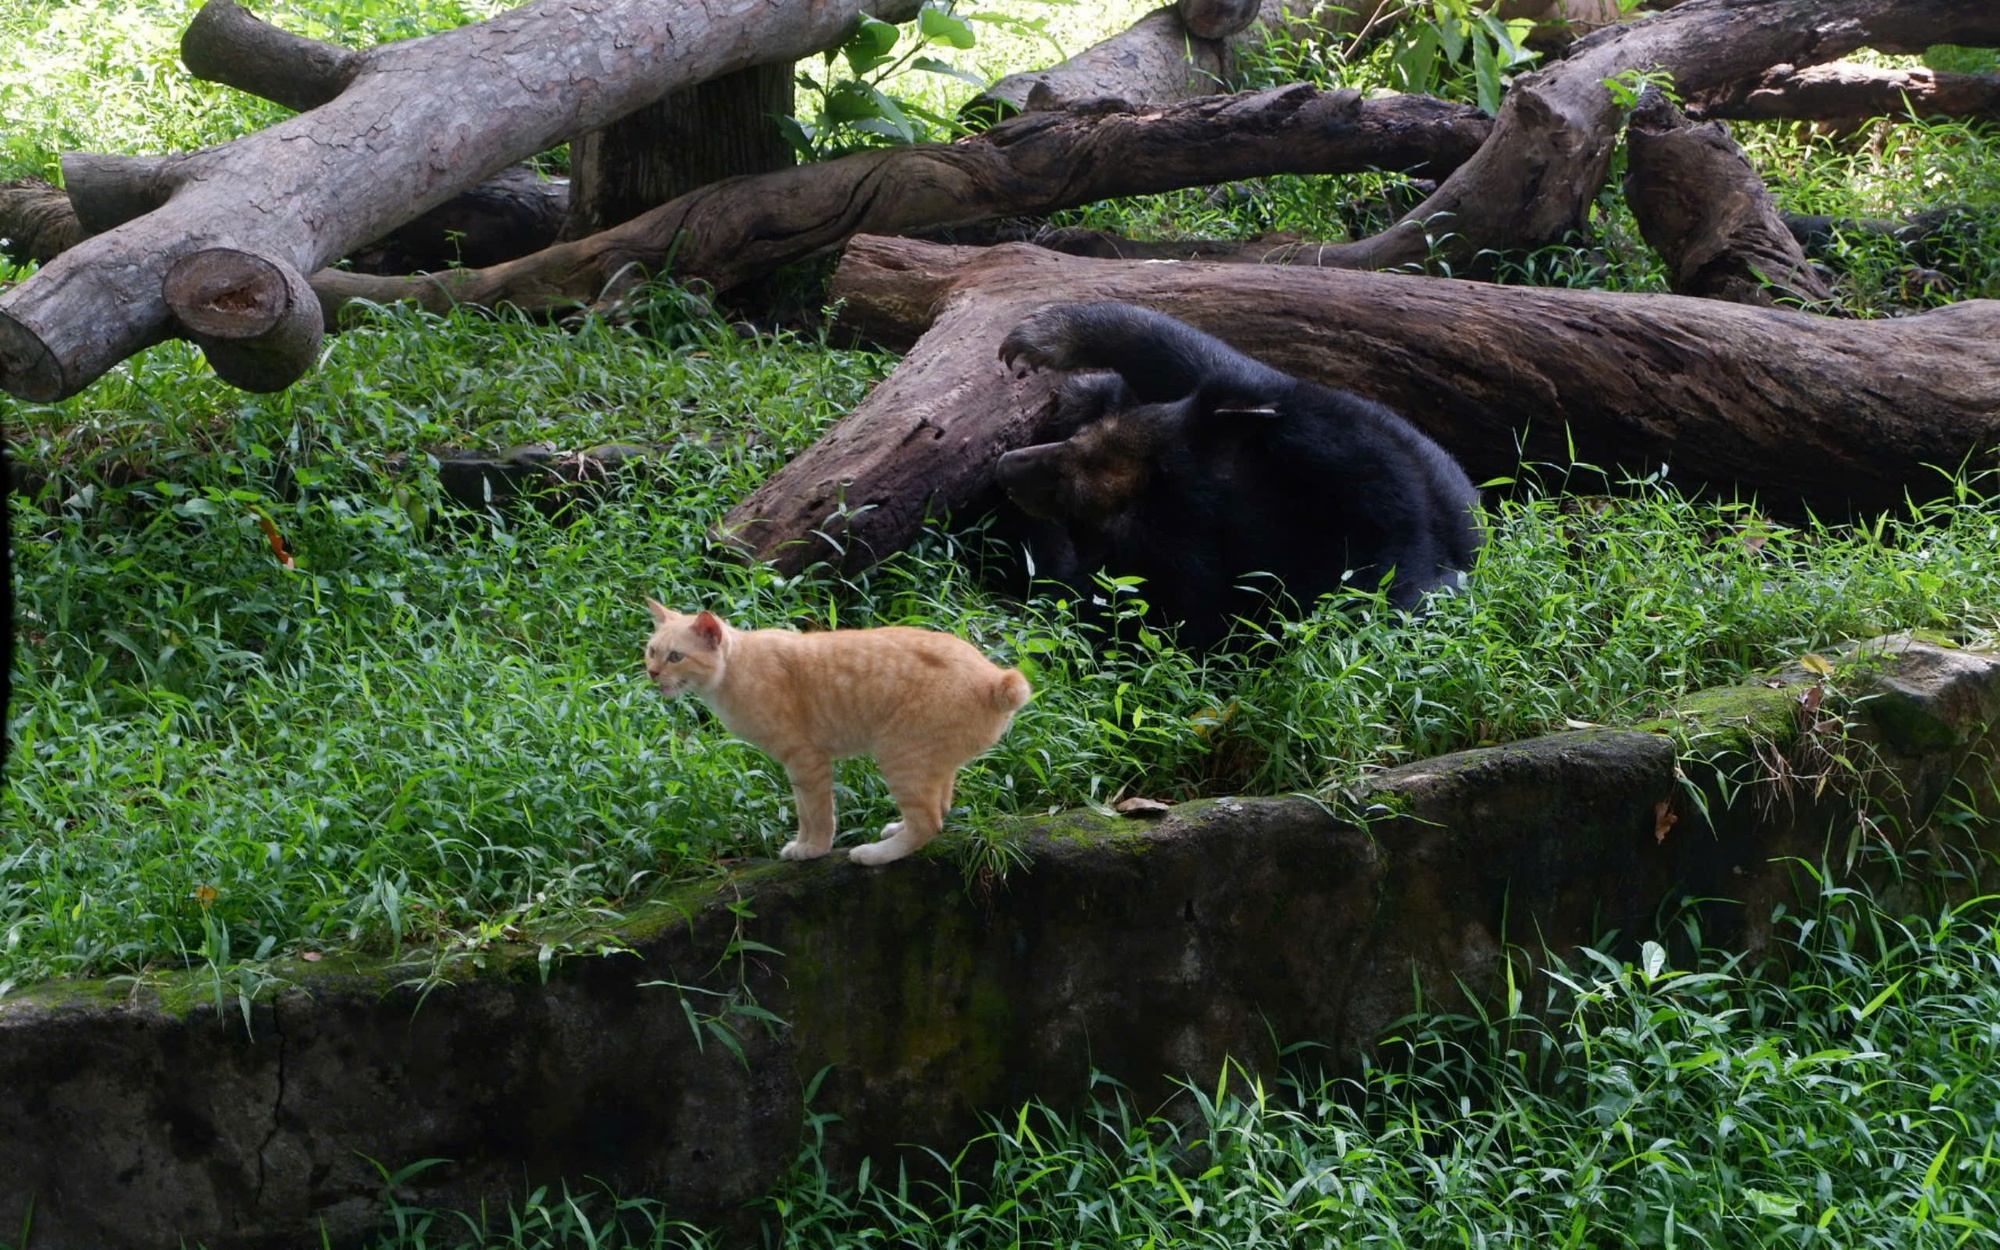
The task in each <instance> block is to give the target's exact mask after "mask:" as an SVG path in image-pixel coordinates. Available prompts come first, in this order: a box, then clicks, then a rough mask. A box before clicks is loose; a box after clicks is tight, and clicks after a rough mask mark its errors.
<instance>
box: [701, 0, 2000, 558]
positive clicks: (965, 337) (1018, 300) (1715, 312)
mask: <svg viewBox="0 0 2000 1250" xmlns="http://www.w3.org/2000/svg"><path fill="white" fill-rule="evenodd" d="M1697 2H1699V0H1697ZM835 293H836V295H837V296H838V297H839V298H842V299H844V300H845V301H846V303H847V307H848V309H849V310H850V311H854V312H857V313H859V314H860V315H863V316H866V317H868V318H871V319H872V320H873V321H874V322H875V323H876V324H878V325H881V324H890V325H897V326H900V327H901V329H902V330H903V331H904V332H906V333H916V332H921V333H922V337H921V339H920V340H919V341H918V343H917V346H916V347H915V349H913V350H912V351H911V352H910V354H909V355H908V357H906V358H905V359H904V361H903V363H902V364H901V365H900V366H898V368H897V369H896V371H895V372H894V373H893V374H891V375H890V377H889V378H888V380H886V381H885V382H883V383H882V385H881V386H879V387H877V388H876V389H875V391H874V393H872V394H871V395H870V396H869V397H868V398H867V399H866V400H865V401H863V402H862V404H861V405H860V406H859V407H858V408H856V409H855V411H854V412H853V413H852V414H851V415H849V416H848V417H847V418H846V419H845V420H843V421H842V422H841V423H840V424H839V425H837V426H836V427H834V429H833V430H832V431H831V432H829V433H828V435H827V436H826V437H825V438H824V439H822V440H821V441H820V442H819V443H817V444H815V445H814V446H813V447H812V448H809V449H808V450H807V451H806V452H805V453H804V454H803V455H801V456H799V457H798V458H797V459H795V460H793V461H792V463H791V464H789V465H787V466H786V467H785V468H784V469H783V470H781V471H780V472H779V473H778V474H776V475H775V476H774V477H772V478H771V479H770V480H769V481H767V482H765V483H764V484H763V485H762V486H760V487H759V488H758V489H757V490H756V491H755V492H753V493H752V494H751V495H750V496H749V497H747V498H746V499H744V500H743V502H742V503H740V504H739V505H737V507H736V508H735V509H733V510H732V511H731V512H730V513H729V515H728V517H727V518H726V519H725V520H724V522H723V529H724V531H725V533H727V534H728V535H730V537H731V538H732V540H733V541H736V542H738V543H739V544H741V545H742V546H743V547H744V548H745V549H746V550H747V551H748V552H749V553H751V554H752V555H754V556H756V557H758V558H761V559H768V560H771V561H773V562H774V563H776V564H777V565H778V567H780V568H781V569H784V570H787V571H796V570H798V569H801V568H804V567H806V566H807V565H810V564H812V563H815V562H818V561H822V560H827V561H833V562H836V563H838V564H839V565H840V566H841V567H842V568H844V569H848V570H853V569H858V568H862V567H865V566H866V565H868V564H869V563H872V562H873V561H874V560H877V559H879V558H881V557H882V556H884V555H887V554H888V553H890V552H893V551H896V550H898V549H900V548H902V547H903V546H905V545H907V544H908V543H909V542H910V541H911V540H912V539H913V538H914V537H915V536H916V535H917V533H918V532H919V530H920V529H921V527H922V524H923V521H924V519H925V517H926V516H928V515H936V514H938V513H940V512H942V511H947V510H949V511H956V512H959V513H960V514H961V515H963V514H964V513H965V512H966V511H968V510H972V509H975V508H976V507H978V506H979V505H980V504H981V503H982V502H983V501H985V500H986V499H987V498H989V497H990V496H989V491H990V482H991V473H992V465H993V461H994V460H995V459H996V458H997V457H998V456H999V455H1000V453H1001V452H1003V451H1006V450H1009V449H1011V448H1013V447H1016V446H1022V445H1025V444H1027V443H1029V442H1032V441H1035V439H1036V437H1037V433H1038V427H1039V426H1040V424H1041V423H1042V422H1043V421H1045V420H1046V419H1047V417H1048V416H1049V415H1051V414H1050V412H1049V407H1050V399H1051V396H1052V395H1053V392H1054V386H1055V379H1054V378H1053V377H1051V376H1047V375H1035V376H1031V377H1029V378H1026V379H1022V380H1016V379H1013V378H1011V377H1010V376H1009V375H1008V373H1007V372H1006V371H1005V370H1004V369H1002V368H1001V366H1000V362H999V361H998V360H997V359H995V356H994V353H995V351H996V349H997V346H998V344H999V342H1000V339H1001V338H1002V337H1003V336H1004V335H1005V333H1006V332H1007V330H1008V329H1010V328H1011V327H1012V326H1013V325H1014V324H1015V322H1016V321H1017V320H1018V319H1019V318H1020V317H1021V316H1023V315H1024V314H1026V313H1027V312H1029V311H1031V310H1033V309H1035V308H1037V307H1040V306H1041V305H1043V304H1046V303H1049V302H1052V301H1057V300H1077V299H1121V300H1128V301H1131V302H1133V303H1137V304H1143V305H1146V306H1148V307H1152V308H1157V309H1159V310H1161V311H1163V312H1166V313H1169V314H1171V315H1172V316H1175V317H1179V318H1181V319H1182V320H1184V321H1187V322H1188V323H1189V324H1191V325H1195V326H1197V327H1200V328H1201V329H1204V330H1207V331H1208V332H1210V333H1212V334H1215V335H1217V336H1218V337H1220V338H1223V339H1225V340H1227V341H1229V342H1230V343H1232V344H1234V345H1235V346H1237V347H1238V348H1240V349H1242V350H1244V351H1246V352H1248V353H1250V354H1251V355H1253V356H1256V357H1258V358H1259V359H1262V360H1265V361H1267V362H1268V363H1270V364H1272V365H1274V366H1277V367H1278V368H1281V369H1284V370H1286V371H1288V372H1291V373H1295V374H1297V375H1299V376H1302V377H1307V378H1312V379H1314V380H1316V381H1319V382H1323V383H1326V384H1328V385H1332V386H1339V387H1345V388H1347V389H1351V390H1354V391H1357V392H1359V393H1361V394H1363V395H1367V396H1370V397H1372V398H1375V399H1378V400H1380V401H1382V402H1383V403H1386V404H1389V405H1390V406H1391V407H1394V408H1396V409H1397V410H1398V411H1400V412H1402V413H1404V414H1405V415H1407V416H1408V417H1409V418H1410V419H1411V420H1412V421H1414V422H1416V423H1417V424H1418V425H1419V426H1421V427H1423V428H1424V429H1425V430H1426V431H1427V432H1428V433H1429V434H1431V435H1432V436H1433V437H1434V438H1436V439H1437V440H1438V441H1439V442H1440V443H1442V444H1443V445H1444V446H1445V447H1447V448H1449V449H1450V450H1451V451H1452V452H1453V453H1454V454H1455V455H1457V456H1458V457H1459V458H1460V460H1461V461H1462V462H1463V463H1464V464H1465V466H1466V469H1467V471H1468V472H1470V473H1471V475H1472V477H1473V479H1474V480H1475V481H1479V480H1484V479H1487V478H1492V477H1496V476H1502V475H1509V474H1513V473H1514V472H1515V471H1516V469H1517V466H1518V457H1517V452H1516V447H1517V445H1518V446H1519V447H1521V448H1522V449H1523V454H1525V456H1526V458H1527V459H1529V460H1531V461H1544V462H1550V463H1555V464H1567V463H1569V461H1570V447H1571V444H1572V442H1573V443H1574V447H1575V452H1576V455H1577V456H1578V457H1580V458H1581V459H1583V460H1585V461H1588V462H1591V463H1594V464H1598V465H1603V466H1623V467H1627V468H1630V469H1632V470H1634V471H1638V472H1644V471H1649V470H1650V469H1651V468H1653V467H1655V466H1657V465H1658V464H1662V463H1665V464H1669V465H1671V466H1672V468H1673V480H1674V481H1675V482H1677V483H1678V484H1680V485H1681V486H1682V487H1683V488H1688V489H1693V488H1704V487H1714V488H1718V489H1722V490H1735V489H1738V488H1748V489H1750V490H1754V491H1756V492H1757V494H1758V496H1759V499H1760V501H1761V503H1762V504H1763V506H1764V507H1766V508H1767V509H1770V510H1771V511H1773V512H1774V513H1776V514H1777V515H1780V516H1797V515H1799V514H1801V513H1802V512H1803V511H1805V510H1808V509H1810V510H1812V511H1813V512H1815V513H1817V514H1818V515H1820V516H1823V517H1833V516H1840V515H1845V514H1848V513H1850V512H1870V511H1875V510H1879V509H1889V508H1897V507H1900V506H1901V505H1902V504H1903V501H1904V500H1905V498H1906V497H1913V498H1918V499H1924V498H1935V497H1938V496H1939V495H1941V494H1945V493H1948V491H1949V488H1950V483H1949V482H1948V481H1947V480H1946V479H1945V478H1944V477H1943V476H1942V475H1941V474H1940V472H1939V471H1938V469H1937V468H1935V467H1933V466H1943V467H1944V468H1946V469H1951V468H1956V467H1958V466H1960V465H1967V466H1968V467H1970V468H1972V469H1974V470H1981V469H2000V457H1996V455H1995V449H1996V448H2000V302H1996V301H1971V302H1968V303H1964V304H1957V305H1953V306H1951V307H1947V308H1942V309H1938V310H1935V311H1932V312H1927V313H1922V314H1919V315H1916V316H1911V317H1901V318H1893V319H1884V320H1878V321H1842V320H1835V319H1831V318H1823V317H1814V316H1811V315H1809V314H1806V313H1799V312H1792V311H1788V310H1783V309H1767V308H1756V307H1750V306H1746V305H1737V304H1725V303H1718V302H1716V301H1713V300H1694V299H1687V298H1684V297H1681V296H1675V295H1629V294H1614V293H1607V292H1600V291H1584V290H1541V289H1536V288H1530V287H1502V286H1492V285H1487V284H1483V283H1472V282H1462V281H1454V280H1450V279H1442V278H1426V277H1417V276H1412V275H1405V274H1378V273H1351V272H1341V271H1316V270H1305V269H1296V268H1291V269H1285V268H1274V267H1264V266H1259V267H1243V266H1227V265H1204V264H1185V265H1172V264H1148V263H1142V262H1131V261H1103V260H1084V259H1079V258H1076V257H1068V256H1061V255H1058V254H1056V253H1053V252H1049V251H1046V250H1043V249H1039V248H1034V247H1031V246H1027V245H1021V244H1013V245H1007V246H1002V247H998V248H991V249H984V250H980V249H965V248H949V247H941V246H938V245H935V244H926V243H918V242H914V241H910V240H899V239H875V238H865V239H856V240H854V241H853V242H852V243H851V244H850V245H849V246H848V249H847V252H846V255H845V256H844V257H843V258H842V261H841V267H840V272H839V274H838V275H837V278H836V283H835ZM836 544H837V545H836Z"/></svg>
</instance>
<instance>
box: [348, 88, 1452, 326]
mask: <svg viewBox="0 0 2000 1250" xmlns="http://www.w3.org/2000/svg"><path fill="white" fill-rule="evenodd" d="M1488 124H1489V123H1488V122H1487V121H1486V119H1485V117H1484V116H1483V115H1482V114H1480V113H1479V112H1478V111H1477V110H1475V109H1470V108H1467V107H1465V106H1463V105H1456V104H1447V103H1444V102H1443V101H1439V100H1434V99H1431V98H1429V97H1427V96H1397V97H1391V98H1387V99H1381V100H1365V101H1364V100H1362V99H1361V98H1360V97H1359V95H1358V94H1357V93H1355V92H1352V91H1332V92H1328V91H1319V90H1316V89H1314V88H1312V87H1305V86H1299V87H1286V88H1280V89H1277V90H1272V91H1260V92H1247V93H1245V94H1243V95H1240V96H1211V97H1208V98H1206V99H1202V100H1194V101H1189V102H1187V103H1184V104H1180V105H1176V106H1173V107H1171V108H1167V109H1162V110H1158V111H1144V112H1124V111H1121V112H1103V111H1091V110H1084V111H1079V112H1074V113H1071V112H1060V113H1035V114H1030V115H1027V116H1023V117H1019V118H1015V119H1014V120H1012V121H1009V122H1007V123H1004V124H1003V125H1001V126H998V127H995V128H994V129H992V130H990V131H987V132H985V133H983V134H979V135H974V136H971V137H969V138H966V139H961V140H959V141H958V142H956V143H950V144H921V145H917V146H913V147H907V148H888V149H882V150H879V151H874V152H862V153H857V154H855V155H853V156H847V157H843V158H841V159H840V160H836V161H828V162H825V163H823V164H819V165H808V166H803V167H800V168H797V169H788V170H780V171H778V172H776V173H770V174H763V175H759V176H757V177H754V178H737V179H730V180H728V181H724V182H720V183H714V184H711V185H710V186H706V187H703V188H701V189H700V190H698V191H695V192H693V193H692V194H689V195H684V196H682V197H681V198H679V199H677V200H675V201H673V202H672V203H669V204H665V205H662V206H661V207H659V208H656V209H654V210H652V211H651V212H648V213H645V214H643V215H641V216H639V217H637V218H635V219H633V220H632V221H629V222H627V223H625V224H624V225H622V226H617V227H614V228H612V229H610V230H607V231H604V232H602V233H600V234H596V235H593V236H591V237H590V238H588V239H582V240H579V241H577V242H575V243H568V244H558V245H557V246H555V247H552V248H549V249H547V250H546V251H543V252H540V253H537V254H536V255H534V256H529V257H524V258H522V259H521V260H518V261H514V262H512V263H510V264H505V265H499V266H495V267H493V268H489V269H483V270H471V269H461V270H453V271H450V272H447V273H438V274H427V275H419V276H415V277H408V278H378V277H368V276H365V275H360V274H346V273H339V272H327V273H322V274H319V275H317V276H316V277H315V278H314V286H315V288H316V289H317V290H318V291H319V292H320V296H321V299H322V301H323V302H324V303H325V304H326V306H327V311H328V320H329V322H331V321H332V318H333V316H334V314H335V313H336V312H337V309H338V305H339V304H341V303H343V302H345V301H346V300H349V299H354V298H363V299H368V300H372V301H375V302H378V303H386V302H392V301H398V300H410V301H413V302H416V303H418V304H421V305H422V306H424V307H426V308H430V309H433V310H440V311H441V310H443V309H445V308H448V307H450V306H451V305H453V304H456V303H470V304H480V305H492V304H496V303H503V302H504V303H511V304H514V305H517V306H520V307H523V308H528V309H547V308H554V307H567V306H570V305H573V304H576V303H591V302H593V301H595V302H598V303H599V304H600V305H603V304H606V303H609V302H610V300H611V299H615V298H616V295H617V293H618V292H617V290H613V291H611V292H609V296H608V298H607V286H608V284H610V283H611V282H612V279H613V278H614V277H615V276H618V275H620V274H630V275H632V276H633V278H634V280H636V277H637V275H638V274H639V273H640V272H645V271H650V272H653V273H664V272H666V271H667V267H668V260H669V258H670V257H671V259H672V271H673V272H674V273H675V274H676V275H679V276H681V277H689V278H701V279H703V280H705V281H707V282H709V283H711V284H712V285H714V286H715V287H717V288H721V289H726V288H728V287H731V286H735V285H737V284H738V283H741V282H743V281H746V280H748V279H750V278H753V277H757V276H759V275H761V274H764V273H768V272H770V271H771V270H772V269H774V268H776V267H777V266H779V265H781V264H785V263H787V262H790V261H794V260H799V259H801V258H803V257H806V256H810V255H812V254H814V253H815V252H819V251H824V250H826V249H828V248H832V247H837V246H839V245H840V244H841V243H843V242H845V241H846V240H847V239H848V238H849V237H850V236H851V235H854V234H857V233H877V234H885V233H900V232H904V231H910V230H920V229H931V228H935V227H939V226H947V225H953V224H957V223H963V222H969V221H976V220H979V219H981V218H986V217H995V216H1004V215H1009V214H1020V213H1045V212H1051V211H1053V210H1055V209H1058V208H1066V207H1070V206H1073V205H1077V204H1087V203H1090V202H1092V201H1094V200H1100V199H1106V198H1109V197H1112V196H1119V195H1143V194H1147V193H1150V192H1156V191H1167V190H1172V189H1174V188H1177V187H1185V186H1191V185H1200V184H1203V183H1210V182H1224V181H1228V180H1230V179H1235V178H1248V177H1255V176H1262V175H1265V174H1274V173H1319V174H1328V173H1347V172H1356V171H1360V170H1365V169H1380V168H1390V169H1395V168H1404V167H1416V168H1418V169H1419V170H1422V171H1426V172H1428V173H1429V174H1430V175H1431V176H1433V177H1435V176H1439V175H1440V174H1442V172H1443V171H1445V170H1448V169H1451V168H1453V167H1455V166H1456V165H1457V164H1458V162H1460V161H1463V160H1464V159H1466V158H1467V157H1468V156H1470V155H1471V154H1472V152H1474V151H1475V150H1477V148H1478V146H1479V143H1480V141H1481V139H1482V138H1483V137H1484V136H1485V134H1486V130H1487V126H1488ZM620 289H622V284H621V286H620Z"/></svg>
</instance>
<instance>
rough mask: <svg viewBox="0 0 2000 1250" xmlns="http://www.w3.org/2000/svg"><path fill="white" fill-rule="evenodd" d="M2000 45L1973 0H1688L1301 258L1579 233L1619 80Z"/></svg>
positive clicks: (1546, 239)
mask: <svg viewBox="0 0 2000 1250" xmlns="http://www.w3.org/2000/svg"><path fill="white" fill-rule="evenodd" d="M1996 42H2000V4H1970V3H1966V2H1965V0H1848V2H1846V3H1842V4H1839V5H1837V6H1829V5H1828V4H1827V3H1825V0H1689V3H1686V4H1681V5H1678V6H1677V7H1675V8H1673V9H1670V10H1668V11H1666V12H1664V13H1656V14H1653V15H1652V16H1650V17H1647V18H1644V19H1643V20H1640V21H1637V22H1634V23H1632V24H1631V25H1629V26H1620V27H1617V28H1616V29H1609V30H1601V31H1598V32H1597V33H1596V34H1594V35H1591V36H1589V37H1588V38H1585V39H1583V40H1580V41H1579V42H1578V43H1577V44H1576V45H1575V46H1574V47H1573V48H1572V49H1571V50H1570V53H1569V55H1568V56H1567V57H1565V58H1564V59H1563V60H1561V61H1559V62H1557V63H1556V64H1554V65H1552V66H1550V67H1549V68H1547V69H1544V70H1539V71H1537V72H1535V73H1532V74H1528V75H1525V76H1523V77H1521V78H1519V79H1516V80H1515V82H1514V85H1513V86H1512V88H1511V89H1509V91H1508V92H1507V97H1506V101H1505V103H1503V104H1502V106H1501V109H1500V115H1499V117H1498V118H1497V119H1495V122H1494V127H1493V137H1492V138H1491V139H1490V140H1488V141H1487V143H1486V145H1485V146H1484V147H1482V148H1481V149H1480V150H1479V152H1478V154H1477V155H1475V156H1474V157H1473V158H1472V159H1471V160H1469V161H1467V162H1466V163H1465V164H1464V165H1462V166H1461V167H1459V169H1458V170H1457V171H1456V172H1455V173H1453V174H1452V175H1451V177H1449V178H1447V179H1446V180H1445V181H1444V183H1443V184H1442V185H1441V186H1439V187H1438V189H1437V192H1436V194H1434V195H1432V196H1431V197H1430V198H1429V199H1427V200H1426V201H1424V202H1423V203H1422V204H1420V205H1418V206H1417V207H1416V208H1414V209H1412V210H1411V211H1410V213H1409V214H1408V215H1406V216H1405V217H1404V218H1403V219H1402V220H1401V221H1399V222H1397V223H1396V224H1395V225H1393V226H1391V227H1390V228H1389V229H1388V230H1385V231H1383V232H1382V233H1380V234H1377V235H1375V236H1373V237H1372V238H1368V239H1363V240H1360V241H1358V242H1355V243H1348V244H1337V245H1329V246H1326V247H1321V248H1315V249H1303V250H1302V251H1301V252H1300V254H1299V256H1298V258H1297V259H1298V260H1299V261H1300V262H1301V263H1308V264H1318V265H1332V266H1339V267H1341V268H1348V269H1393V268H1398V267H1402V266H1405V265H1414V264H1418V263H1422V262H1424V261H1426V260H1427V259H1431V258H1433V256H1435V257H1436V258H1437V259H1441V260H1443V261H1446V262H1448V263H1450V264H1451V265H1453V266H1454V267H1458V268H1470V267H1473V266H1475V265H1476V264H1477V258H1478V257H1479V255H1480V254H1481V253H1483V252H1487V251H1489V250H1493V249H1517V248H1518V249H1532V248H1536V247H1541V246H1545V245H1547V244H1551V243H1555V242H1558V241H1560V240H1561V239H1563V238H1565V237H1567V236H1569V235H1572V234H1575V233H1578V232H1579V231H1581V230H1582V228H1583V227H1584V225H1585V223H1586V221H1587V220H1588V214H1589V210H1590V206H1591V204H1592V203H1593V202H1594V201H1595V200H1596V198H1597V194H1598V192H1599V191H1600V190H1601V189H1602V188H1603V185H1604V180H1605V176H1606V171H1607V169H1608V166H1609V164H1610V160H1611V153H1612V150H1613V146H1614V143H1613V140H1614V137H1615V136H1616V134H1617V129H1618V125H1619V123H1620V122H1621V121H1622V120H1623V105H1622V104H1621V102H1620V100H1619V97H1618V95H1616V94H1614V92H1613V91H1612V89H1611V87H1610V86H1608V85H1607V83H1608V82H1610V81H1612V80H1614V79H1617V78H1619V77H1620V76H1621V75H1630V74H1634V73H1654V74H1657V73H1665V74H1668V75H1670V76H1671V77H1672V80H1673V83H1674V85H1675V87H1676V88H1677V89H1678V90H1679V91H1680V92H1681V93H1682V94H1684V95H1689V96H1693V95H1700V94H1702V93H1704V92H1709V91H1713V90H1717V89H1719V88H1722V87H1724V86H1727V85H1728V84H1731V83H1736V82H1741V81H1744V80H1746V79H1751V78H1754V77H1756V76H1757V75H1759V74H1761V73H1763V72H1764V70H1765V69H1767V68H1769V67H1770V66H1772V65H1777V64H1780V63H1784V64H1791V65H1807V64H1818V63H1821V62H1824V61H1830V60H1833V59H1835V58H1837V57H1840V56H1843V55H1845V54H1846V53H1848V52H1850V51H1853V50H1854V49H1856V48H1860V47H1872V48H1876V49H1878V50H1881V51H1884V52H1920V51H1922V50H1923V49H1924V48H1925V47H1927V46H1929V45H1931V44H1937V43H1959V44H1971V45H1986V44H1992V43H1996Z"/></svg>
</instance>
